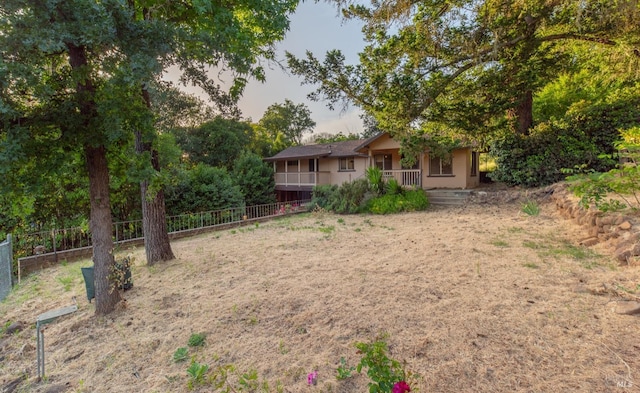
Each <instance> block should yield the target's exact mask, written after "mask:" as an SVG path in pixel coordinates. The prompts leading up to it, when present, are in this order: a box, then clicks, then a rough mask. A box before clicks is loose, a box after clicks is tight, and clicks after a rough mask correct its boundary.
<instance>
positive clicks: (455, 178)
mask: <svg viewBox="0 0 640 393" xmlns="http://www.w3.org/2000/svg"><path fill="white" fill-rule="evenodd" d="M470 154H471V153H470V150H469V149H459V150H455V151H454V152H453V162H452V165H453V175H452V176H447V175H445V176H429V160H430V158H429V155H428V154H425V155H424V159H423V163H424V166H423V169H422V187H423V188H470V187H471V186H470V185H469V184H468V181H469V172H470V170H471V168H470V165H471V157H470ZM476 177H477V178H478V179H479V177H478V176H476Z"/></svg>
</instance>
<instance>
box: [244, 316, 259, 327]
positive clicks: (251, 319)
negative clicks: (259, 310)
mask: <svg viewBox="0 0 640 393" xmlns="http://www.w3.org/2000/svg"><path fill="white" fill-rule="evenodd" d="M247 323H248V324H249V325H251V326H255V325H257V324H258V317H257V316H256V315H252V316H250V317H249V318H248V319H247Z"/></svg>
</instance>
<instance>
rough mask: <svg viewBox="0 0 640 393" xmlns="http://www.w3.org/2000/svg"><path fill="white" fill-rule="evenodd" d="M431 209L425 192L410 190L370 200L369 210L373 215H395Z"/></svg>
mask: <svg viewBox="0 0 640 393" xmlns="http://www.w3.org/2000/svg"><path fill="white" fill-rule="evenodd" d="M428 207H429V200H428V198H427V194H426V193H425V192H424V190H421V189H418V190H410V191H406V192H404V193H402V194H386V195H383V196H381V197H378V198H373V199H371V200H369V202H368V204H367V210H368V211H369V212H371V213H373V214H393V213H400V212H410V211H420V210H425V209H426V208H428Z"/></svg>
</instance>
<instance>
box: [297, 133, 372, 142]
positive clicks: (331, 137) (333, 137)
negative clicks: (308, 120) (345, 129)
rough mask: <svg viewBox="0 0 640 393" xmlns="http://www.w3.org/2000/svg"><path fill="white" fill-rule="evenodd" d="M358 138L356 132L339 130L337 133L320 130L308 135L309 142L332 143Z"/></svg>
mask: <svg viewBox="0 0 640 393" xmlns="http://www.w3.org/2000/svg"><path fill="white" fill-rule="evenodd" d="M356 139H360V135H358V134H347V135H345V134H343V133H342V132H339V133H337V134H330V133H328V132H320V133H318V134H314V135H311V137H309V143H332V142H344V141H351V140H356Z"/></svg>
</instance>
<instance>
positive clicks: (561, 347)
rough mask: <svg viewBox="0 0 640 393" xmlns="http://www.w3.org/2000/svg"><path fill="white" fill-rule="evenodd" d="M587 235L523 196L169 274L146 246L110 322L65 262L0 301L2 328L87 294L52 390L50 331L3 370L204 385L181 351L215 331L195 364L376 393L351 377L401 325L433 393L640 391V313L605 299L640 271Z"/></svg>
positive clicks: (370, 225)
mask: <svg viewBox="0 0 640 393" xmlns="http://www.w3.org/2000/svg"><path fill="white" fill-rule="evenodd" d="M581 237H584V236H583V233H582V231H581V229H580V228H578V227H576V226H574V225H572V224H570V223H568V222H566V221H564V220H562V219H561V218H559V217H557V216H556V215H555V213H554V212H553V211H552V210H551V207H550V206H549V207H544V206H543V209H542V212H541V214H540V215H539V216H536V217H530V216H527V215H525V214H523V213H521V212H520V206H519V205H517V204H510V205H506V206H493V205H469V206H466V207H460V208H447V209H444V208H434V209H432V210H430V211H428V212H423V213H410V214H402V215H395V216H336V215H331V214H307V215H304V216H291V217H285V218H282V219H280V220H276V221H272V222H269V223H262V224H259V225H257V226H252V227H244V228H238V229H236V230H229V231H224V232H220V233H212V234H208V235H203V236H199V237H196V238H191V239H185V240H181V241H178V242H175V243H174V244H173V247H174V251H175V252H176V255H177V256H178V257H177V259H176V260H175V261H172V262H170V263H167V264H165V265H161V266H158V267H153V268H148V267H146V266H143V265H142V259H143V257H144V254H143V252H142V250H136V251H134V252H133V253H132V255H133V257H134V258H135V260H136V266H134V289H133V290H131V291H129V292H127V293H126V299H127V307H126V309H124V310H120V311H118V312H117V313H115V314H114V315H113V316H110V317H108V318H103V319H96V318H95V317H93V311H94V310H93V305H89V304H88V303H87V302H86V298H85V297H84V296H85V295H84V287H83V283H82V278H81V275H80V271H79V266H80V265H79V264H70V265H68V266H61V267H58V268H54V269H50V270H47V271H46V272H44V273H42V274H40V275H39V276H34V277H32V278H31V279H30V280H29V281H28V283H27V284H25V285H23V286H22V287H21V288H19V289H18V290H17V291H15V292H14V293H13V294H12V295H11V297H10V298H9V299H8V300H7V301H6V302H4V303H3V304H1V305H0V315H1V316H2V317H1V319H0V322H5V321H16V320H20V321H24V322H26V323H29V324H31V323H33V322H34V321H35V318H36V316H37V315H38V314H39V313H42V312H44V311H47V310H49V309H51V308H56V307H61V306H63V305H66V304H68V303H69V302H70V299H71V296H73V295H76V296H77V297H78V299H79V305H80V310H79V311H78V312H77V313H76V314H75V315H73V316H71V317H68V318H65V319H64V320H61V321H59V322H57V323H54V324H52V325H50V327H48V328H47V331H46V332H45V334H46V338H47V347H46V351H47V374H48V380H47V383H45V384H36V383H35V382H34V381H35V378H34V377H33V374H34V373H35V359H36V354H35V329H34V328H33V326H31V327H29V328H27V329H26V330H24V331H22V332H20V333H18V335H17V336H13V337H10V338H2V339H0V343H1V344H0V346H2V348H3V350H2V356H3V357H4V359H3V360H2V363H1V367H0V377H1V380H2V384H3V385H4V384H6V383H7V382H8V381H10V380H12V379H15V378H16V376H17V375H18V374H19V373H21V372H23V371H24V370H28V372H30V373H31V374H30V375H31V377H30V378H29V383H24V384H23V385H22V386H23V388H24V389H26V390H25V391H40V392H45V391H47V389H53V388H55V387H57V386H59V387H61V389H63V388H66V389H68V390H66V391H75V392H179V391H187V390H188V389H187V382H188V380H189V378H188V375H187V373H186V369H187V367H188V365H189V364H188V362H183V363H175V362H174V361H173V360H172V356H173V354H174V352H175V351H176V349H177V348H179V347H185V346H187V345H186V344H187V341H188V340H189V337H190V335H191V334H192V333H205V334H206V337H207V339H206V345H205V346H204V347H203V348H200V349H190V356H195V359H196V360H197V361H198V362H200V363H207V364H209V365H210V366H211V367H212V368H214V367H215V366H216V365H219V364H228V363H231V364H234V365H236V366H237V367H238V369H240V370H249V369H251V368H255V369H256V370H257V372H258V375H259V376H260V377H261V378H266V379H267V380H268V381H270V383H271V386H272V387H273V386H274V385H275V384H276V381H279V382H280V383H281V386H282V387H283V390H282V391H284V392H366V391H367V387H366V386H367V382H368V380H367V378H366V376H364V375H358V374H355V375H354V376H352V377H351V378H348V379H346V380H343V381H338V380H336V378H335V375H336V368H337V366H338V365H339V362H340V358H341V357H344V358H345V360H346V361H347V363H348V364H350V365H355V364H356V363H357V362H358V361H359V358H360V357H359V355H358V354H357V353H356V350H355V348H354V343H355V342H359V341H370V340H372V339H374V338H375V337H377V336H379V335H380V334H382V333H385V334H387V335H388V338H387V342H388V343H389V345H390V348H391V355H392V357H394V358H396V359H398V360H402V361H406V369H408V370H411V371H412V372H414V373H415V374H416V378H414V380H413V381H412V382H413V387H414V389H415V388H418V389H419V391H421V392H513V391H527V392H558V391H567V392H626V391H639V390H640V380H639V379H640V376H639V375H638V373H639V372H640V360H639V357H638V353H640V352H639V351H640V341H638V337H639V336H638V332H639V329H638V322H639V319H638V317H637V316H626V315H619V314H617V313H616V312H614V311H615V309H616V307H618V306H620V305H621V304H622V300H623V299H622V298H619V297H614V296H612V295H605V296H603V295H596V294H594V292H595V291H597V290H598V289H603V288H605V289H606V288H615V289H616V291H612V292H611V293H612V294H613V293H616V292H617V293H622V292H624V291H627V292H625V293H635V292H637V291H639V290H640V287H639V284H640V269H639V268H637V267H636V268H618V267H617V266H616V265H615V264H614V262H613V260H612V259H611V258H610V257H609V256H607V255H602V254H597V253H596V252H594V251H592V250H590V249H585V248H581V247H578V246H576V245H575V243H574V241H575V240H577V239H579V238H581ZM86 265H88V263H87V262H85V263H84V266H86ZM69 281H71V283H70V284H68V287H69V291H65V288H64V286H65V283H68V282H69ZM36 294H37V295H38V296H35V295H36ZM25 299H26V300H25ZM313 370H317V371H318V375H319V378H318V385H316V386H311V387H310V386H308V385H307V373H309V372H311V371H313ZM209 375H211V372H210V374H209ZM25 386H26V387H25ZM211 390H212V389H211V387H210V386H204V387H196V389H195V391H203V392H205V391H211ZM60 391H65V390H60Z"/></svg>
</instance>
